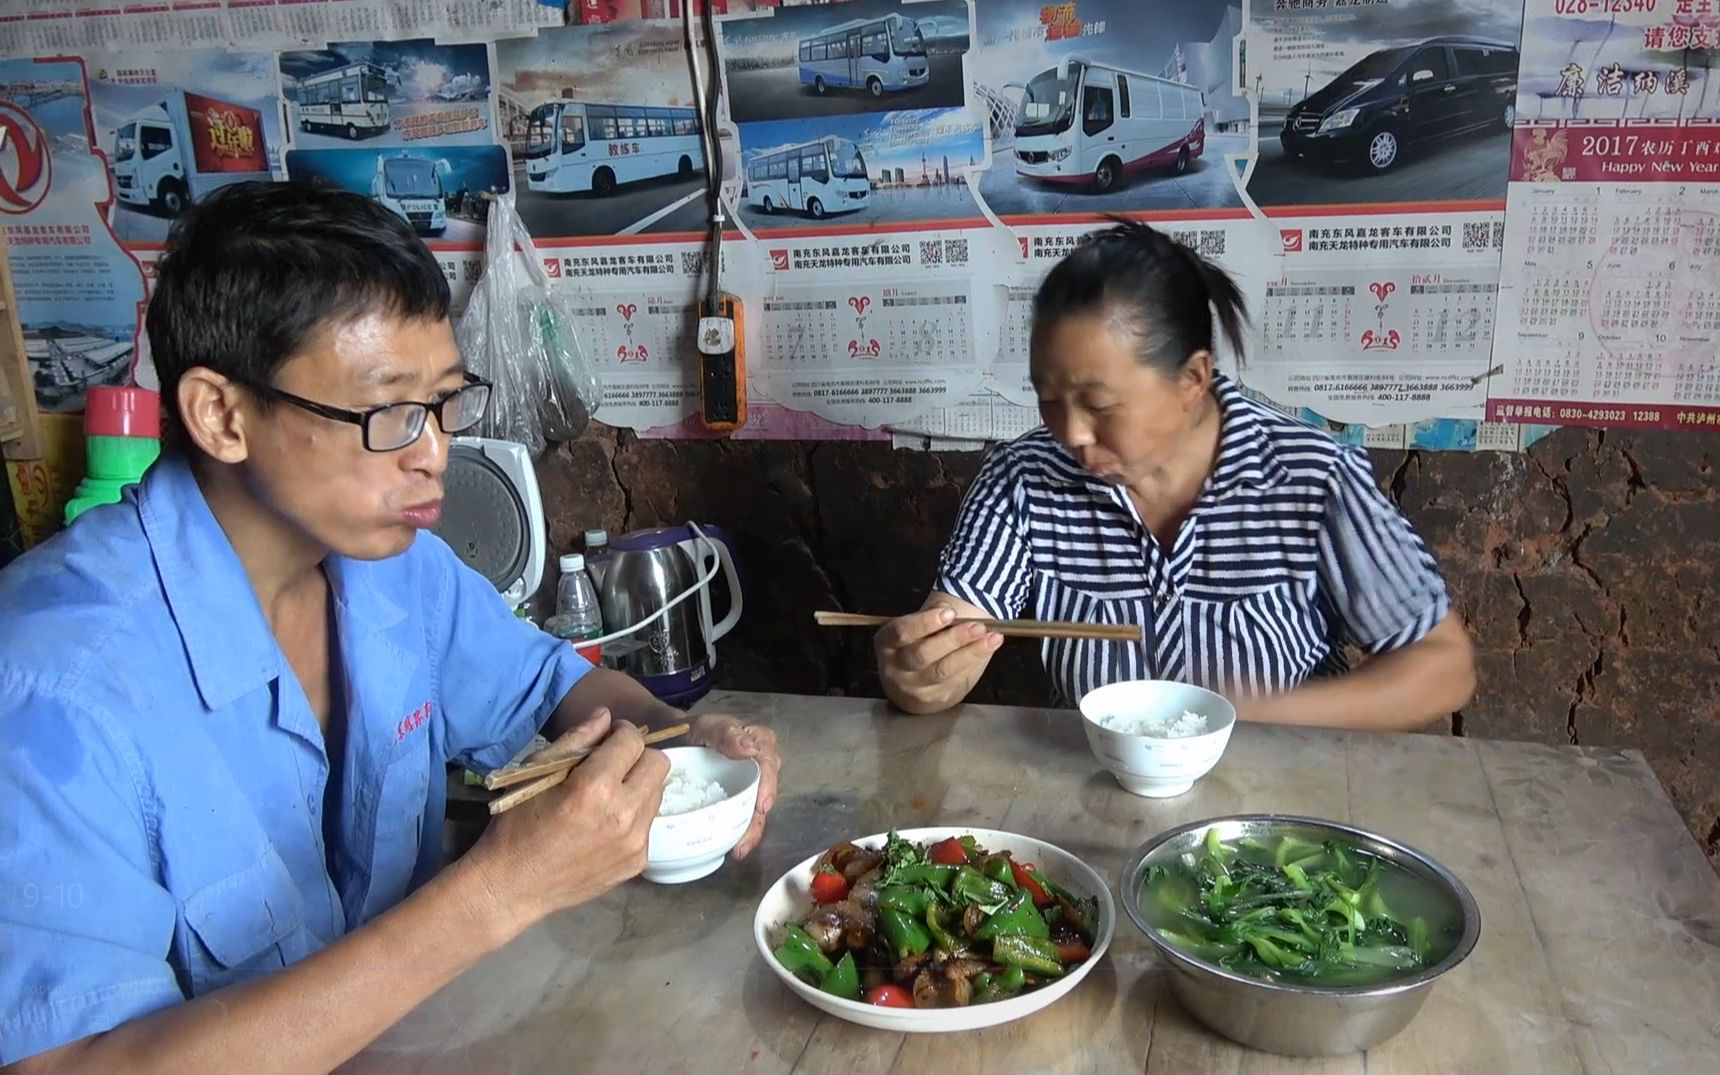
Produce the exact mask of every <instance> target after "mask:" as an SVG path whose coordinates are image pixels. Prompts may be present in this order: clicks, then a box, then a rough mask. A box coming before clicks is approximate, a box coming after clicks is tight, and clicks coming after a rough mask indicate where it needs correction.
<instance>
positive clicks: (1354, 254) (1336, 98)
mask: <svg viewBox="0 0 1720 1075" xmlns="http://www.w3.org/2000/svg"><path fill="white" fill-rule="evenodd" d="M1250 3H1251V19H1250V24H1249V49H1248V58H1249V63H1248V66H1247V70H1246V71H1245V72H1244V73H1243V78H1244V82H1245V84H1246V85H1247V86H1248V88H1249V90H1250V92H1251V93H1252V94H1253V96H1254V98H1255V102H1256V106H1257V110H1256V114H1257V118H1258V124H1259V130H1258V157H1257V158H1256V160H1255V161H1254V162H1253V163H1252V164H1251V165H1250V167H1249V171H1248V178H1247V192H1248V196H1249V198H1250V200H1251V201H1252V202H1253V203H1254V204H1255V205H1256V206H1257V207H1258V209H1259V210H1260V212H1261V213H1262V214H1263V215H1264V216H1265V217H1266V218H1267V219H1268V220H1270V221H1271V223H1272V225H1273V226H1274V228H1275V230H1276V232H1277V236H1276V245H1277V249H1278V253H1279V255H1280V257H1279V258H1278V262H1277V266H1276V268H1275V271H1274V272H1273V273H1272V274H1271V277H1270V279H1269V280H1268V281H1267V282H1266V285H1265V287H1264V290H1263V291H1257V292H1254V293H1253V294H1254V296H1255V301H1256V303H1257V309H1258V311H1259V316H1260V322H1261V329H1262V340H1261V347H1260V348H1259V350H1258V353H1257V355H1256V358H1257V359H1258V361H1256V362H1255V363H1254V364H1253V367H1252V369H1251V370H1250V371H1249V374H1248V380H1249V383H1251V384H1253V385H1254V386H1256V387H1258V388H1260V389H1262V390H1264V391H1266V392H1268V393H1269V394H1270V395H1271V396H1272V397H1273V398H1274V399H1277V400H1279V401H1280V402H1282V403H1285V404H1288V405H1290V406H1292V407H1305V408H1312V409H1314V410H1316V411H1318V412H1319V413H1320V414H1322V415H1325V416H1326V417H1328V418H1331V419H1336V420H1338V421H1341V422H1347V423H1360V424H1364V425H1373V426H1377V425H1383V424H1387V423H1400V422H1416V421H1420V420H1423V419H1429V418H1435V417H1457V418H1480V417H1481V416H1482V413H1483V410H1484V406H1485V403H1486V392H1487V389H1486V385H1487V372H1488V370H1489V368H1490V365H1491V361H1490V351H1491V345H1492V335H1493V331H1492V329H1493V326H1492V319H1493V315H1494V307H1495V302H1496V293H1497V287H1498V273H1499V248H1500V244H1501V241H1502V238H1503V214H1502V210H1503V208H1504V204H1503V203H1504V196H1505V187H1506V182H1507V165H1508V160H1509V145H1510V140H1511V128H1512V124H1513V122H1514V120H1515V118H1516V111H1517V108H1516V102H1517V66H1518V56H1517V43H1518V38H1519V29H1520V10H1519V7H1518V6H1517V5H1515V4H1496V3H1490V2H1488V0H1393V2H1391V3H1389V4H1387V3H1383V2H1381V3H1375V2H1371V0H1333V2H1330V3H1327V2H1321V3H1318V4H1316V3H1313V2H1311V0H1250Z"/></svg>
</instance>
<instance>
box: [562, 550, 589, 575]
mask: <svg viewBox="0 0 1720 1075" xmlns="http://www.w3.org/2000/svg"><path fill="white" fill-rule="evenodd" d="M584 570H585V556H584V555H583V554H581V553H577V552H570V553H568V554H567V555H566V556H563V557H562V558H561V571H562V574H564V575H568V574H572V573H573V572H575V571H584Z"/></svg>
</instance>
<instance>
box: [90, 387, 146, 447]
mask: <svg viewBox="0 0 1720 1075" xmlns="http://www.w3.org/2000/svg"><path fill="white" fill-rule="evenodd" d="M84 436H86V437H150V438H156V437H160V436H161V396H160V395H158V394H157V393H155V392H151V391H150V390H149V389H147V388H136V387H129V386H128V387H115V386H112V385H104V386H102V387H99V388H92V389H90V391H89V396H88V398H87V399H86V401H85V403H84Z"/></svg>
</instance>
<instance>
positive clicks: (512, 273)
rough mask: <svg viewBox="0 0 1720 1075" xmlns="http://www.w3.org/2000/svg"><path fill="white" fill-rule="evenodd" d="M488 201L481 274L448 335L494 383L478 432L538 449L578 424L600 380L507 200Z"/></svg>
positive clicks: (571, 433)
mask: <svg viewBox="0 0 1720 1075" xmlns="http://www.w3.org/2000/svg"><path fill="white" fill-rule="evenodd" d="M489 204H490V211H489V234H488V237H487V238H486V240H485V244H484V275H483V277H482V278H481V279H480V280H479V281H478V284H477V286H476V287H475V288H474V289H473V290H472V297H471V299H470V300H469V301H468V302H467V305H466V312H465V313H464V314H462V315H461V317H460V323H459V325H458V326H457V327H456V329H455V337H456V339H457V341H458V343H459V347H460V353H461V354H462V355H464V356H465V359H466V366H467V368H468V369H470V370H471V371H472V372H473V373H475V374H477V375H478V376H479V377H482V378H484V379H485V380H486V381H489V382H490V383H491V384H492V385H494V388H493V389H492V390H491V393H490V408H489V411H488V412H487V413H486V414H485V415H484V421H483V422H482V424H481V425H480V426H479V427H478V432H479V433H480V434H481V435H482V436H486V437H495V438H499V439H501V440H511V441H515V442H517V443H519V444H523V445H525V446H526V449H527V450H528V451H529V452H531V454H532V455H533V456H538V455H541V454H542V453H543V450H544V449H545V448H546V447H547V446H548V445H550V444H556V443H560V442H562V441H568V440H572V439H573V438H575V437H577V436H579V435H580V434H581V433H583V432H584V431H585V427H586V425H587V424H588V423H589V422H590V420H591V415H592V414H593V413H594V412H595V411H596V410H597V406H598V403H599V401H600V400H601V399H602V391H603V387H602V384H601V383H600V382H599V380H598V377H597V370H596V367H594V366H593V365H592V363H591V360H590V359H589V358H588V357H587V355H586V353H585V349H584V348H583V347H582V346H581V345H580V342H579V334H578V331H577V330H576V328H575V325H574V320H573V310H572V309H571V308H570V307H569V305H568V302H567V300H566V299H565V298H563V297H562V296H560V295H558V294H556V293H555V291H554V290H552V289H551V288H550V286H549V278H548V277H547V276H546V275H545V274H544V270H543V259H542V257H541V256H540V255H539V254H538V252H537V247H535V246H534V245H533V244H532V240H531V236H530V235H529V234H527V232H526V229H525V225H524V224H523V223H521V221H520V218H519V215H518V214H516V213H515V212H514V207H513V204H512V202H511V201H509V200H508V199H506V198H495V199H493V200H491V201H490V203H489ZM516 246H517V247H518V252H517V253H516V252H515V247H516Z"/></svg>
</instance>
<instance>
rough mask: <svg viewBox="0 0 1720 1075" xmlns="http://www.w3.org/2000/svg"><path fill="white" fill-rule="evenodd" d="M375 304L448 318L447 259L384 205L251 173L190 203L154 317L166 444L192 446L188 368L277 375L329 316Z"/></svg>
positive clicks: (244, 376) (354, 313)
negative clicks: (185, 415) (186, 420)
mask: <svg viewBox="0 0 1720 1075" xmlns="http://www.w3.org/2000/svg"><path fill="white" fill-rule="evenodd" d="M370 313H382V314H387V315H389V316H393V317H398V318H401V319H403V320H418V319H432V320H438V319H442V318H446V317H447V316H448V281H447V280H446V279H445V278H444V277H443V275H442V268H441V266H440V265H438V264H437V262H436V258H435V257H434V256H433V255H432V254H431V253H430V251H429V249H427V248H426V247H425V245H424V243H423V242H422V241H421V240H420V239H419V238H418V236H417V235H416V234H415V233H414V232H413V230H412V227H411V225H409V224H408V223H407V222H406V221H405V220H403V219H401V218H400V217H399V216H397V215H395V214H394V213H392V212H390V211H389V210H388V209H386V208H385V207H383V206H382V205H379V204H378V203H376V202H374V201H372V200H371V199H369V198H367V197H365V196H363V195H361V194H352V193H349V192H347V191H343V190H339V189H336V188H333V187H330V186H325V185H321V184H309V183H259V182H245V183H234V184H232V185H230V186H225V187H221V188H220V189H218V190H216V191H215V192H214V193H212V194H210V195H209V196H208V197H206V198H204V199H203V200H201V201H199V202H198V203H196V204H195V205H193V206H191V207H190V208H188V209H187V210H186V211H185V212H184V214H182V215H181V216H180V218H179V219H178V220H177V221H175V222H174V225H173V228H172V231H171V232H170V233H169V235H168V239H167V253H166V255H165V256H163V257H162V259H161V261H160V262H159V264H158V265H157V269H156V279H155V293H154V295H153V296H152V297H151V299H150V302H149V310H148V312H147V314H146V315H145V326H146V328H147V329H148V332H149V349H150V355H151V358H152V359H153V361H154V363H155V369H156V373H157V376H158V377H159V379H160V382H161V396H162V408H161V410H162V437H163V441H164V443H165V446H166V447H169V448H175V447H178V448H183V447H185V435H184V429H183V428H182V427H181V425H180V421H179V407H178V404H177V398H178V391H179V379H180V378H181V377H182V376H184V374H185V372H186V371H187V370H189V369H192V368H194V367H197V366H203V367H206V368H208V369H211V370H214V371H215V372H217V373H220V374H222V375H223V376H225V377H227V378H229V379H231V380H233V381H235V382H237V383H239V384H245V385H251V386H256V387H261V386H265V385H270V384H272V383H273V378H274V376H275V374H276V372H277V371H278V370H279V369H280V367H281V365H282V364H283V363H285V362H286V361H287V360H288V359H289V358H292V357H293V356H294V355H296V354H298V353H299V352H300V351H302V350H303V349H304V347H305V345H306V344H307V343H308V342H309V341H310V338H311V337H312V336H314V335H315V334H316V333H317V332H318V331H319V330H320V329H322V328H323V327H324V326H326V325H329V324H331V323H337V322H341V321H347V320H351V319H354V318H357V317H361V316H363V315H365V314H370ZM260 398H266V397H260Z"/></svg>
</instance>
